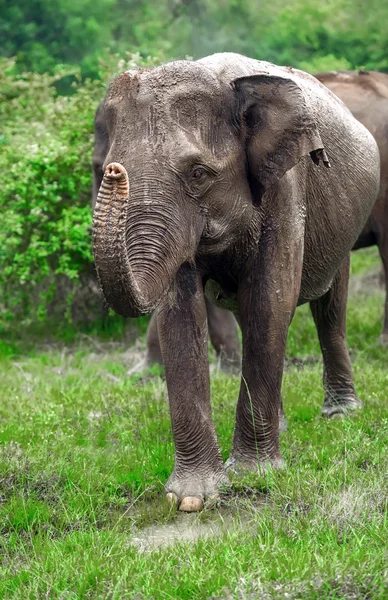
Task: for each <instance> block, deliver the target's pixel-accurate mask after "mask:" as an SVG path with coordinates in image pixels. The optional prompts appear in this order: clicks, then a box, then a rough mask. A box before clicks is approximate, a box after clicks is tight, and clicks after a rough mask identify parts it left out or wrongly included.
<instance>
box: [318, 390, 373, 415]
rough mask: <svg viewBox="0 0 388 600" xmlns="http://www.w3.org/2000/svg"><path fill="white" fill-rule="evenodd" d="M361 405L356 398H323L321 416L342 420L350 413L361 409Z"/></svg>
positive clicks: (332, 396) (331, 396)
mask: <svg viewBox="0 0 388 600" xmlns="http://www.w3.org/2000/svg"><path fill="white" fill-rule="evenodd" d="M363 406H364V405H363V403H362V402H361V400H359V398H357V396H343V397H340V396H338V395H336V396H334V395H333V394H331V395H330V396H329V397H326V398H325V401H324V403H323V406H322V412H321V414H322V416H323V417H326V418H328V419H332V418H337V419H338V418H343V417H345V416H346V415H349V414H350V413H352V412H354V411H356V410H359V409H360V408H363Z"/></svg>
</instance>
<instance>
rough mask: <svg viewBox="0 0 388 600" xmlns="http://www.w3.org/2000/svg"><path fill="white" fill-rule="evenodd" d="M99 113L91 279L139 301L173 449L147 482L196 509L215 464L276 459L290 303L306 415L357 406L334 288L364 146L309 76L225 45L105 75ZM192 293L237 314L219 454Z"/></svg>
mask: <svg viewBox="0 0 388 600" xmlns="http://www.w3.org/2000/svg"><path fill="white" fill-rule="evenodd" d="M104 112H105V119H106V123H107V127H108V131H109V150H108V153H107V156H106V158H105V162H104V177H103V180H102V183H101V187H100V189H99V192H98V196H97V202H96V206H95V209H94V214H93V231H92V237H93V252H94V259H95V264H96V269H97V274H98V278H99V281H100V285H101V289H102V292H103V294H104V296H105V299H106V301H107V303H108V305H109V306H111V307H112V309H113V310H114V311H116V312H117V313H118V314H120V315H124V316H127V317H138V316H141V315H144V314H146V313H149V312H151V311H154V310H157V326H158V333H159V338H160V345H161V351H162V357H163V362H164V366H165V373H166V383H167V391H168V399H169V406H170V415H171V423H172V433H173V438H174V445H175V464H174V469H173V472H172V474H171V476H170V477H169V479H168V481H167V483H166V486H165V491H166V494H167V498H168V500H169V501H170V502H172V503H176V505H177V507H178V509H180V510H182V511H198V510H201V509H202V508H203V506H204V503H205V502H206V501H211V502H213V501H214V498H217V495H218V494H219V490H220V489H222V488H223V486H224V485H227V483H228V481H229V477H228V475H229V474H230V473H234V472H237V473H240V472H246V471H247V470H248V471H253V472H258V471H259V472H265V470H267V469H276V468H283V467H284V466H285V463H284V460H283V457H282V454H281V451H280V445H279V413H280V406H281V384H282V377H283V365H284V357H285V346H286V339H287V333H288V328H289V325H290V322H291V320H292V318H293V315H294V312H295V310H296V307H297V306H298V305H300V304H304V303H309V304H310V307H311V311H312V314H313V317H314V320H315V324H316V328H317V331H318V336H319V340H320V345H321V350H322V354H323V361H324V392H325V393H324V404H323V409H322V412H323V414H324V415H326V416H333V415H336V414H343V413H350V412H351V411H353V410H355V409H358V408H360V407H361V406H362V403H361V400H359V398H358V396H357V393H356V390H355V387H354V384H353V374H352V368H351V364H350V358H349V353H348V349H347V346H346V335H345V328H346V303H347V286H348V278H349V255H350V250H351V248H352V247H353V246H354V244H355V242H356V240H357V238H358V236H359V233H360V232H361V230H362V227H363V226H364V224H365V222H366V220H367V218H368V216H369V214H370V212H371V210H372V206H373V204H374V202H375V200H376V197H377V194H378V189H379V181H380V173H379V170H380V169H379V153H378V148H377V145H376V142H375V140H374V138H373V136H372V135H371V134H370V133H369V131H368V130H367V129H366V128H365V127H364V126H363V125H362V124H361V123H360V122H359V121H357V120H356V119H355V118H354V117H353V115H352V114H351V112H350V111H349V110H348V109H347V108H346V107H345V105H344V104H343V103H342V102H341V101H340V100H339V99H338V98H337V97H336V96H335V95H334V94H332V93H331V92H330V90H328V89H327V88H326V87H325V86H324V85H322V84H321V83H320V82H319V81H318V80H317V79H316V78H314V77H313V76H312V75H309V74H307V73H304V72H303V71H299V70H296V69H293V68H291V67H279V66H277V65H274V64H271V63H268V62H264V61H259V60H255V59H251V58H248V57H245V56H242V55H239V54H234V53H228V52H226V53H218V54H213V55H211V56H208V57H205V58H201V59H199V60H195V61H190V60H176V61H172V62H168V63H166V64H164V65H161V66H158V67H154V68H152V69H139V70H130V71H127V72H125V73H122V74H120V75H118V76H117V77H116V78H115V79H114V80H113V82H112V83H111V84H110V87H109V89H108V92H107V95H106V97H105V101H104ZM330 167H331V168H330ZM205 295H206V297H207V298H208V299H209V300H211V301H212V302H214V303H215V304H216V305H218V306H221V307H222V308H227V309H229V310H233V312H234V313H235V314H236V315H238V320H239V324H240V327H241V332H242V340H243V352H242V375H241V384H240V392H239V397H238V401H237V408H236V419H235V428H234V436H233V442H232V449H231V453H230V456H229V458H228V459H227V461H226V463H225V464H224V463H223V459H222V454H221V449H220V446H219V443H218V440H217V436H216V432H215V428H214V424H213V420H212V414H211V405H210V377H209V362H208V353H207V327H206V304H205Z"/></svg>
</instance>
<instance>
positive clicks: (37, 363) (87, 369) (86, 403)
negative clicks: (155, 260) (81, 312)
mask: <svg viewBox="0 0 388 600" xmlns="http://www.w3.org/2000/svg"><path fill="white" fill-rule="evenodd" d="M378 266H379V261H378V258H377V253H376V251H375V250H374V249H372V250H370V251H365V252H363V253H358V254H357V255H355V256H354V257H353V262H352V272H353V279H352V289H353V292H352V297H351V299H350V302H349V317H348V333H349V335H348V339H349V345H350V347H351V351H352V358H353V364H354V371H355V380H356V384H357V389H358V392H359V395H360V397H361V398H362V400H363V401H364V402H365V409H364V410H363V411H362V412H360V413H359V414H358V415H357V416H355V417H354V418H352V419H351V420H350V419H346V420H342V421H339V420H334V421H325V420H322V419H321V418H320V417H319V412H320V406H321V403H322V386H321V362H320V353H319V346H318V343H317V339H316V334H315V330H314V326H313V323H312V319H311V317H310V315H309V312H308V309H307V307H302V309H300V310H299V311H298V313H297V315H296V317H295V320H294V322H293V325H292V329H291V332H290V337H289V343H288V357H289V359H290V360H289V363H290V366H289V367H288V369H287V372H286V373H285V377H284V384H283V395H284V402H285V410H286V414H287V417H288V421H289V430H288V432H287V433H286V434H283V436H282V440H281V444H282V450H283V453H284V456H285V458H286V460H287V463H288V469H287V470H286V471H284V472H279V473H275V474H271V475H270V476H268V477H267V478H260V477H258V476H251V477H249V478H247V479H245V480H239V481H235V483H234V486H233V492H232V493H231V494H229V495H228V496H227V497H225V498H224V499H223V501H222V503H221V505H220V506H219V508H218V509H216V510H205V511H204V512H203V513H201V514H199V515H182V514H177V513H176V511H175V510H174V509H173V508H171V507H170V506H169V505H167V503H166V502H165V501H164V496H163V483H164V482H165V481H166V479H167V477H168V475H169V473H170V471H171V469H172V466H173V444H172V437H171V433H170V422H169V414H168V407H167V404H166V392H165V386H164V383H163V381H162V379H161V378H160V377H158V376H157V375H155V376H153V377H150V378H149V380H148V381H146V382H144V381H142V380H139V379H136V378H135V377H131V378H128V376H127V375H126V373H127V370H128V367H130V366H131V365H132V364H133V363H134V362H136V360H137V359H138V354H139V352H141V350H142V344H144V340H143V341H141V342H140V344H139V345H138V347H137V348H135V350H133V349H132V350H130V351H128V350H127V348H126V347H124V346H121V345H120V344H113V343H112V344H110V345H109V344H107V343H106V342H104V343H102V342H101V341H99V340H98V339H96V338H93V339H85V338H82V339H81V340H80V341H79V343H78V344H73V345H72V346H71V347H64V346H60V345H59V346H53V345H51V346H47V347H44V346H40V347H38V346H37V347H35V349H34V348H33V349H31V350H30V351H28V352H24V353H21V352H20V351H17V350H18V349H17V348H16V350H15V348H14V347H10V346H9V345H7V344H6V343H4V342H3V344H2V346H1V348H0V350H1V358H0V374H1V387H0V422H1V428H0V431H1V433H0V533H1V537H0V556H1V559H0V597H1V598H21V599H26V598H39V599H40V598H62V599H65V598H66V599H76V598H112V599H121V598H138V599H140V598H163V599H170V598H190V599H196V598H198V599H202V598H210V597H211V598H288V599H290V598H291V599H292V598H295V599H296V598H303V599H315V598H317V599H318V598H338V599H339V598H365V599H366V598H373V599H377V598H381V599H383V598H385V599H386V598H388V551H387V539H388V516H387V489H388V485H387V484H388V481H387V473H388V452H387V446H388V398H387V395H388V394H387V384H388V372H387V356H388V350H386V349H384V348H381V347H380V346H379V344H378V336H379V333H380V328H381V320H382V309H383V301H384V299H383V291H382V289H379V288H378V286H377V285H376V280H377V276H376V269H378ZM370 270H372V271H374V275H369V274H368V275H365V273H370ZM238 387H239V380H238V378H228V377H226V376H223V375H222V374H217V373H213V375H212V394H213V395H212V400H213V407H214V418H215V422H216V427H217V432H218V436H219V440H220V443H221V447H222V449H223V453H224V457H225V458H226V457H227V456H228V453H229V450H230V447H231V439H232V429H233V421H234V410H235V403H236V399H237V393H238ZM174 528H175V529H174ZM171 531H173V532H174V531H175V533H174V536H173V537H175V538H176V537H177V538H178V541H175V543H173V544H170V545H165V542H167V541H168V540H169V539H170V537H169V535H170V533H171ZM177 532H178V533H177ZM193 532H194V533H193ZM195 532H196V533H195ZM198 532H199V533H198Z"/></svg>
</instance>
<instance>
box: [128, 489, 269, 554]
mask: <svg viewBox="0 0 388 600" xmlns="http://www.w3.org/2000/svg"><path fill="white" fill-rule="evenodd" d="M263 504H264V501H263ZM204 515H205V516H204ZM255 529H256V527H255V517H254V512H253V510H248V509H247V510H244V511H240V512H239V513H238V514H236V511H235V509H230V508H220V509H218V510H217V511H214V512H213V511H212V512H211V513H210V512H209V513H180V512H178V513H177V514H176V517H175V520H174V521H173V522H169V523H165V524H164V525H160V524H158V525H149V526H147V527H145V528H144V529H141V530H138V531H136V532H135V533H134V536H133V538H132V539H131V544H132V545H134V546H135V547H136V548H137V549H138V550H139V552H150V551H152V550H157V549H158V548H165V547H167V546H171V545H173V544H183V543H190V542H191V543H194V542H197V541H198V540H199V539H207V538H213V537H221V536H222V535H225V534H227V533H230V532H235V531H239V530H244V531H245V532H246V533H247V535H254V533H255Z"/></svg>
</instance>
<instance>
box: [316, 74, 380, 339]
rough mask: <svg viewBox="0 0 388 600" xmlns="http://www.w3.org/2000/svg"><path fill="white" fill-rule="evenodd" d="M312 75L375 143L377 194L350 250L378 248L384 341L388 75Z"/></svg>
mask: <svg viewBox="0 0 388 600" xmlns="http://www.w3.org/2000/svg"><path fill="white" fill-rule="evenodd" d="M315 77H316V78H317V79H319V81H321V82H322V83H323V84H325V86H326V87H328V88H329V89H330V90H331V91H332V92H334V94H336V95H337V96H338V97H339V98H340V99H341V100H342V101H343V102H344V103H345V104H346V106H347V107H348V108H349V109H350V110H351V111H352V113H353V115H354V116H355V117H356V119H358V120H359V121H360V122H361V123H362V124H363V125H364V126H365V127H366V128H367V129H369V131H370V132H371V134H372V135H373V137H374V138H375V140H376V142H377V145H378V147H379V151H380V173H381V175H380V190H379V195H378V197H377V200H376V203H375V205H374V207H373V210H372V212H371V214H370V216H369V219H368V221H367V222H366V224H365V227H364V229H363V230H362V232H361V235H360V236H359V238H358V240H357V242H356V243H355V245H354V247H353V250H358V249H359V248H367V247H369V246H374V245H377V246H378V248H379V252H380V256H381V260H382V262H383V267H384V276H385V288H386V299H385V313H384V326H383V332H382V335H381V341H382V343H383V344H384V345H388V75H386V74H385V73H377V72H374V71H359V72H357V71H331V72H329V73H318V74H317V75H315Z"/></svg>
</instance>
